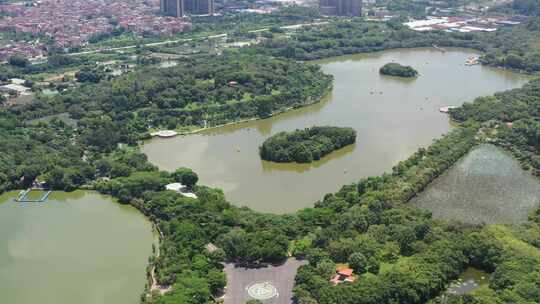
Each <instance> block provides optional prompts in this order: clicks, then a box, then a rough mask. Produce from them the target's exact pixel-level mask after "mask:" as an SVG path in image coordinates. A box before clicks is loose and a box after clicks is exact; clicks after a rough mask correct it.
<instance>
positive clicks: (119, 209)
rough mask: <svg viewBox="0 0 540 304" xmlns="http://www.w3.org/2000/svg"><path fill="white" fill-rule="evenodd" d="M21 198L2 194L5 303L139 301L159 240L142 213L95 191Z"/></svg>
mask: <svg viewBox="0 0 540 304" xmlns="http://www.w3.org/2000/svg"><path fill="white" fill-rule="evenodd" d="M15 196H16V194H15V193H13V192H12V193H7V194H4V195H1V196H0V295H1V297H2V301H1V302H2V303H14V304H15V303H16V304H34V303H41V304H67V303H77V304H102V303H115V304H134V303H138V302H139V297H140V295H141V293H142V292H143V290H144V284H145V281H146V280H145V276H146V275H145V273H146V272H145V271H146V266H147V264H148V257H149V256H150V254H151V251H152V242H153V240H154V238H153V234H152V227H151V224H150V222H148V221H147V220H146V219H145V218H144V216H143V215H142V214H140V213H139V212H138V211H137V210H135V209H134V208H132V207H130V206H124V205H120V204H117V203H115V202H113V201H112V199H110V198H108V197H106V196H101V195H99V194H97V193H94V192H83V191H76V192H73V193H62V192H53V194H52V195H51V196H50V198H49V200H48V202H47V203H44V204H36V203H16V202H15V201H13V198H14V197H15Z"/></svg>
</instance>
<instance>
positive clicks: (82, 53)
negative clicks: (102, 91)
mask: <svg viewBox="0 0 540 304" xmlns="http://www.w3.org/2000/svg"><path fill="white" fill-rule="evenodd" d="M328 23H329V22H328V21H321V22H311V23H300V24H293V25H285V26H280V28H281V29H284V30H287V29H289V30H290V29H299V28H302V27H305V26H317V25H324V24H328ZM268 30H270V28H269V27H265V28H260V29H256V30H251V31H248V33H259V32H266V31H268ZM227 36H228V34H226V33H224V34H217V35H209V36H203V37H194V38H183V39H174V40H165V41H160V42H152V43H144V44H139V46H158V45H165V44H168V43H180V42H190V41H196V40H206V39H216V38H224V37H227ZM136 47H137V45H136V44H135V45H128V46H122V47H115V48H102V49H97V50H92V51H84V52H78V53H69V54H67V55H68V56H80V55H88V54H95V53H101V52H111V51H121V50H127V49H134V48H136Z"/></svg>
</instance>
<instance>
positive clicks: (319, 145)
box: [259, 126, 356, 163]
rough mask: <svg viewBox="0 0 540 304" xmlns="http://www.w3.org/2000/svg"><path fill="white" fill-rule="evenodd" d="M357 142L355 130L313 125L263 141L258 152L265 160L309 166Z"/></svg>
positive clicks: (281, 133)
mask: <svg viewBox="0 0 540 304" xmlns="http://www.w3.org/2000/svg"><path fill="white" fill-rule="evenodd" d="M355 142H356V131H355V130H354V129H352V128H340V127H330V126H324V127H317V126H314V127H311V128H306V129H304V130H295V131H293V132H280V133H277V134H275V135H273V136H272V137H270V138H268V139H266V140H265V141H264V143H263V144H262V146H261V147H260V149H259V152H260V155H261V158H262V159H264V160H269V161H275V162H281V163H285V162H297V163H310V162H313V161H315V160H319V159H321V157H323V156H325V155H327V154H329V153H330V152H332V151H335V150H337V149H340V148H343V147H345V146H347V145H352V144H354V143H355Z"/></svg>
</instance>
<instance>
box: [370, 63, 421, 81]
mask: <svg viewBox="0 0 540 304" xmlns="http://www.w3.org/2000/svg"><path fill="white" fill-rule="evenodd" d="M379 73H380V74H381V75H388V76H397V77H406V78H414V77H416V76H418V71H417V70H415V69H413V68H412V67H411V66H404V65H401V64H399V63H393V62H391V63H387V64H385V65H383V66H382V67H381V68H380V69H379Z"/></svg>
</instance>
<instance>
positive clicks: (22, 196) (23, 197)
mask: <svg viewBox="0 0 540 304" xmlns="http://www.w3.org/2000/svg"><path fill="white" fill-rule="evenodd" d="M32 190H33V189H26V190H24V191H21V192H20V193H19V195H18V196H17V198H16V199H15V201H16V202H19V203H43V202H45V201H47V198H49V195H51V193H52V190H45V191H46V192H45V194H43V195H42V196H41V197H40V198H38V199H28V194H30V192H31V191H32ZM34 190H43V189H34Z"/></svg>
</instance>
